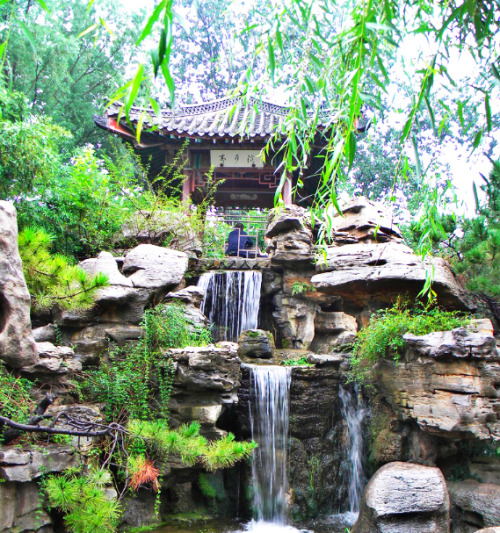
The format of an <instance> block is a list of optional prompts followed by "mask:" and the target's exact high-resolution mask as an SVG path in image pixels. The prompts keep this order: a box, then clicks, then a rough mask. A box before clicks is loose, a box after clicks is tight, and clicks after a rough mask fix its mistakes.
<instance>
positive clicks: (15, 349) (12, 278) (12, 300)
mask: <svg viewBox="0 0 500 533" xmlns="http://www.w3.org/2000/svg"><path fill="white" fill-rule="evenodd" d="M37 359H38V354H37V351H36V345H35V341H34V340H33V336H32V334H31V321H30V295H29V293H28V288H27V287H26V282H25V280H24V274H23V266H22V262H21V258H20V256H19V250H18V247H17V218H16V210H15V208H14V206H13V205H12V204H11V203H9V202H3V201H0V360H1V361H3V362H4V363H6V364H7V365H9V366H11V367H14V368H20V367H22V366H26V365H32V364H35V363H36V362H37Z"/></svg>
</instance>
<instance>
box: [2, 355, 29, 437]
mask: <svg viewBox="0 0 500 533" xmlns="http://www.w3.org/2000/svg"><path fill="white" fill-rule="evenodd" d="M32 386H33V384H32V382H31V381H28V380H27V379H24V378H16V377H14V376H13V375H12V374H11V373H9V372H8V371H7V370H6V368H5V367H4V366H3V365H1V364H0V413H2V415H3V416H6V417H7V418H10V419H11V420H14V422H21V423H22V422H27V421H28V419H29V417H30V412H31V411H32V410H33V408H34V403H33V401H32V400H31V398H30V390H31V388H32ZM1 441H2V432H1V430H0V442H1Z"/></svg>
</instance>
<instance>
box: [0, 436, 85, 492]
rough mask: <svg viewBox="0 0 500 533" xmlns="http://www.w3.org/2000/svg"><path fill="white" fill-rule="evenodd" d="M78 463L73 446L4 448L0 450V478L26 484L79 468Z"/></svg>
mask: <svg viewBox="0 0 500 533" xmlns="http://www.w3.org/2000/svg"><path fill="white" fill-rule="evenodd" d="M80 462H81V460H80V457H79V455H78V454H77V453H76V450H75V448H74V447H73V446H66V445H64V446H63V445H58V444H49V445H45V446H43V447H38V446H26V447H23V448H17V447H13V446H4V447H1V448H0V478H1V479H3V480H5V481H18V482H22V483H26V482H29V481H33V480H34V479H37V478H39V477H41V476H43V475H46V474H50V473H56V472H63V471H64V470H67V469H68V468H72V467H76V466H79V465H80Z"/></svg>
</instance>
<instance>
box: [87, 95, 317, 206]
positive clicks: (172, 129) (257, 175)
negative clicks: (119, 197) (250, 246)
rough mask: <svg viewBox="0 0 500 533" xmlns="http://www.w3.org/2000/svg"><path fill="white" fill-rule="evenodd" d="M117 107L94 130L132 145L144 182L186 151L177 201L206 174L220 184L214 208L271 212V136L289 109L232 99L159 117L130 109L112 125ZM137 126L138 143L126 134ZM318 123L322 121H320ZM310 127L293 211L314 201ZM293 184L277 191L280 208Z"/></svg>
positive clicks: (276, 165)
mask: <svg viewBox="0 0 500 533" xmlns="http://www.w3.org/2000/svg"><path fill="white" fill-rule="evenodd" d="M120 111H121V105H116V104H115V105H113V106H110V107H109V108H108V110H107V112H106V114H105V115H104V116H96V117H95V119H94V120H95V122H96V124H97V125H98V126H99V127H101V128H103V129H105V130H107V131H109V132H111V133H114V134H116V135H119V136H120V137H121V138H122V139H123V140H125V141H127V142H130V143H132V144H133V146H134V148H135V150H136V151H137V152H138V153H139V154H140V155H141V157H142V158H143V160H144V161H147V162H148V165H149V172H150V174H151V175H153V176H154V175H157V174H158V173H159V172H160V171H161V169H162V168H163V167H164V166H165V165H168V164H169V163H172V161H173V159H174V157H175V154H176V153H177V152H178V151H179V149H180V148H181V147H182V146H183V145H184V143H185V141H186V139H188V144H187V148H186V151H185V153H184V154H183V157H184V160H185V164H184V166H183V172H184V174H185V175H186V176H187V178H186V180H185V181H184V184H183V191H182V195H183V198H187V197H189V196H190V197H191V198H192V200H193V202H194V203H196V202H197V197H199V196H200V192H202V191H203V189H204V188H205V184H206V180H207V174H208V172H209V171H210V168H211V167H213V169H214V173H213V179H215V180H216V181H222V180H223V181H222V183H221V184H220V185H219V186H218V187H217V190H216V193H215V205H216V206H220V207H225V208H230V207H236V206H237V207H242V208H250V207H264V208H265V207H272V206H273V203H274V196H275V193H276V189H277V187H278V185H279V183H280V178H281V172H282V170H281V168H282V167H281V165H280V163H281V160H280V154H279V152H278V153H277V149H278V148H279V133H280V132H282V131H283V126H284V123H285V118H286V116H287V115H288V113H289V108H287V107H283V106H279V105H275V104H271V103H269V102H265V101H262V100H260V99H257V98H255V97H248V98H246V99H245V98H243V97H241V96H236V97H232V98H225V99H221V100H215V101H212V102H208V103H204V104H196V105H182V106H180V107H178V108H177V107H176V108H175V109H164V110H162V112H161V114H160V116H158V115H156V114H155V113H154V111H153V110H152V109H149V110H145V109H142V108H137V107H133V108H132V109H131V110H130V113H129V119H130V122H129V123H128V122H127V121H126V120H125V118H124V117H123V116H122V117H121V120H120V119H119V117H120ZM141 117H142V120H143V121H144V122H143V130H142V134H141V137H140V142H137V139H136V133H135V131H134V128H135V127H136V126H137V125H138V124H139V122H140V120H141ZM325 118H327V117H326V114H325ZM326 123H327V120H325V124H320V125H319V127H318V136H317V138H318V142H317V146H315V147H314V148H313V154H312V156H311V159H310V161H311V163H310V165H309V168H308V169H307V170H306V173H305V175H301V176H300V178H301V181H302V182H303V186H302V188H301V189H298V193H297V197H296V198H295V203H303V204H305V203H308V199H309V198H310V197H311V195H314V193H315V191H316V188H317V184H318V181H319V175H320V171H321V164H322V159H323V158H322V156H321V148H322V146H324V143H322V142H321V131H322V130H324V128H325V127H326ZM276 133H278V137H277V138H278V142H277V143H274V144H275V146H276V147H277V148H276V149H275V150H272V149H271V150H269V152H268V155H266V156H265V157H264V156H263V154H264V150H263V148H264V147H265V146H266V144H267V142H268V141H269V139H270V138H271V137H272V136H273V135H275V134H276ZM298 178H299V176H298V175H297V174H292V175H290V176H288V177H287V179H286V181H285V185H284V187H283V190H282V194H283V199H284V202H285V204H291V203H292V189H293V188H294V187H295V186H296V185H297V181H298Z"/></svg>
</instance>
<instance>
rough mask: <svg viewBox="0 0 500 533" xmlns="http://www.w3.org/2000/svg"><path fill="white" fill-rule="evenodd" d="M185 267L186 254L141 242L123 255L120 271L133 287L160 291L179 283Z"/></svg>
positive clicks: (186, 263) (185, 269)
mask: <svg viewBox="0 0 500 533" xmlns="http://www.w3.org/2000/svg"><path fill="white" fill-rule="evenodd" d="M187 268H188V256H187V254H185V253H184V252H178V251H176V250H170V249H169V248H161V247H160V246H154V245H152V244H141V245H139V246H137V247H135V248H133V249H132V250H130V252H129V253H128V254H127V255H126V256H125V261H124V262H123V268H122V272H123V273H124V274H125V275H127V276H128V278H129V280H130V281H131V282H132V286H133V287H138V288H143V289H154V290H155V291H162V290H167V289H172V288H173V287H175V286H176V285H179V283H180V282H181V281H182V278H183V277H184V274H185V273H186V271H187Z"/></svg>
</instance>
